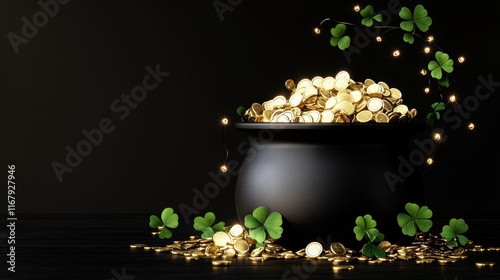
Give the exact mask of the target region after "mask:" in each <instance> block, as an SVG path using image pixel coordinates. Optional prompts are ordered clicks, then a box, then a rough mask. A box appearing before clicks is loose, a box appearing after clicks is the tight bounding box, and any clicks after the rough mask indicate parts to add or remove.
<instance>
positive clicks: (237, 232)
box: [229, 224, 244, 237]
mask: <svg viewBox="0 0 500 280" xmlns="http://www.w3.org/2000/svg"><path fill="white" fill-rule="evenodd" d="M243 231H244V229H243V227H242V226H241V225H239V224H236V225H233V226H232V227H231V229H229V235H231V236H232V237H240V236H241V235H243Z"/></svg>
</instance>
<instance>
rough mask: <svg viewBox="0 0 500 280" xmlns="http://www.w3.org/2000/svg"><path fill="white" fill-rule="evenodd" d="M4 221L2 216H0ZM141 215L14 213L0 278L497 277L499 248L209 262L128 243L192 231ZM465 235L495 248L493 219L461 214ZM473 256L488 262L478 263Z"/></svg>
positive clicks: (499, 224) (499, 222) (0, 247)
mask: <svg viewBox="0 0 500 280" xmlns="http://www.w3.org/2000/svg"><path fill="white" fill-rule="evenodd" d="M3 220H4V221H6V219H5V218H4V219H3ZM148 221H149V215H110V214H103V215H20V216H18V221H17V223H16V231H15V234H16V248H15V253H16V272H15V273H11V272H9V271H7V267H8V266H5V264H6V260H5V257H6V254H8V253H9V252H8V250H9V247H8V246H7V244H6V242H5V240H6V239H5V235H6V233H7V231H6V230H5V227H3V226H2V229H1V230H0V235H1V237H2V243H0V253H1V257H2V259H1V267H2V271H1V272H0V279H23V280H31V279H37V280H38V279H68V280H77V279H106V280H109V279H115V280H156V279H158V280H160V279H161V280H166V279H193V280H194V279H440V280H444V279H448V280H463V279H500V252H496V251H485V252H469V257H468V258H466V259H463V260H458V261H457V262H455V263H453V264H446V265H443V264H439V263H431V264H416V263H415V262H414V261H395V262H392V263H381V264H368V263H352V265H354V269H353V270H350V271H339V272H334V271H333V269H332V264H331V262H328V261H327V260H322V261H312V260H307V259H305V258H299V259H275V260H267V261H264V262H259V263H253V262H251V261H249V260H238V259H235V260H233V261H232V263H231V265H230V266H227V267H216V266H212V264H211V261H210V260H208V259H200V260H191V261H187V260H186V259H185V258H184V257H183V256H175V255H172V254H171V253H170V252H155V251H145V250H143V249H131V248H130V245H131V244H134V243H145V244H148V245H152V246H154V245H165V244H169V243H171V242H172V241H173V240H185V239H187V238H189V235H193V234H197V232H196V231H194V229H192V228H191V227H190V226H183V225H182V224H180V225H179V228H177V229H176V231H175V235H174V237H173V238H171V239H170V240H166V241H165V240H159V239H157V238H155V237H153V236H152V235H151V231H152V230H151V229H150V228H149V226H148ZM467 222H468V224H469V228H470V229H469V232H468V234H467V236H468V237H469V238H470V239H473V240H474V243H475V244H481V245H483V246H484V247H500V240H499V239H498V238H497V236H499V230H500V219H487V218H484V217H483V218H479V217H474V216H471V217H469V218H467ZM480 261H488V262H495V263H496V265H494V266H492V267H482V268H479V267H477V266H476V265H475V264H476V262H480Z"/></svg>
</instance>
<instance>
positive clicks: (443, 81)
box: [438, 77, 450, 88]
mask: <svg viewBox="0 0 500 280" xmlns="http://www.w3.org/2000/svg"><path fill="white" fill-rule="evenodd" d="M438 82H439V85H440V86H442V87H445V88H448V87H450V80H449V79H448V77H442V78H441V79H440V80H439V81H438Z"/></svg>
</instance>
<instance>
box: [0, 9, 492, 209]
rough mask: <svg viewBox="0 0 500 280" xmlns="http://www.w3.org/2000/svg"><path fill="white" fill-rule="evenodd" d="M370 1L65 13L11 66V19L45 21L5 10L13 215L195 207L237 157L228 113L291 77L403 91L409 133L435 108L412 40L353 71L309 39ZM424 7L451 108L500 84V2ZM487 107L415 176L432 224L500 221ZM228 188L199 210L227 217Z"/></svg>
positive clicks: (4, 121) (376, 53)
mask: <svg viewBox="0 0 500 280" xmlns="http://www.w3.org/2000/svg"><path fill="white" fill-rule="evenodd" d="M221 2H223V3H226V2H225V1H223V0H221ZM373 2H374V3H371V2H366V3H365V1H362V2H356V3H354V2H352V1H319V0H316V1H249V0H246V1H245V0H244V1H241V3H239V2H238V1H233V2H232V3H233V4H238V5H234V7H233V8H232V10H231V11H226V12H224V13H223V20H221V18H220V17H219V15H218V13H217V11H216V9H215V8H214V6H213V2H212V1H208V0H206V1H153V0H151V1H142V0H141V1H78V0H73V1H70V2H69V3H67V4H65V5H60V7H59V11H58V13H57V14H56V15H55V16H54V17H50V18H49V20H48V22H47V24H46V25H44V26H42V27H40V28H38V33H37V34H36V35H35V36H34V37H33V38H31V39H29V42H28V43H27V44H21V45H20V46H19V52H18V53H17V54H16V53H15V52H14V50H13V48H12V45H11V43H10V42H9V39H8V37H7V35H8V34H9V32H13V33H15V34H18V35H19V34H22V30H21V28H22V26H23V22H22V21H21V18H22V17H27V18H28V19H30V21H31V22H32V17H33V14H35V13H36V12H38V11H40V10H41V8H40V6H39V5H38V4H37V1H7V0H1V1H0V19H1V22H0V34H2V36H3V39H2V44H0V65H1V68H2V75H1V76H0V80H1V83H0V85H1V87H2V88H1V90H0V92H1V95H2V100H1V101H0V127H1V131H2V133H1V135H0V162H1V167H2V168H3V170H4V171H2V172H3V174H4V176H5V178H6V177H7V175H6V174H7V173H6V172H7V165H8V164H15V165H16V186H17V187H16V211H17V213H46V214H47V215H48V216H49V215H51V214H52V213H148V214H149V213H151V214H153V213H154V214H159V213H160V212H161V210H162V209H163V208H165V207H169V206H170V207H174V208H175V209H176V210H177V209H178V208H177V207H178V206H179V205H180V204H181V203H184V204H186V205H192V202H193V197H194V193H193V188H197V189H202V188H203V186H204V185H205V184H207V183H209V182H212V181H213V179H212V178H211V177H210V175H209V174H210V173H211V172H215V173H217V172H218V171H219V166H220V165H221V164H222V163H223V162H224V161H225V159H226V150H225V148H224V144H227V146H228V148H229V158H228V160H235V161H237V162H241V161H242V159H243V155H242V154H241V153H238V151H237V146H238V145H239V144H240V143H242V142H243V141H246V135H245V134H244V133H242V132H241V131H238V130H236V129H234V128H232V127H230V126H229V127H226V128H225V130H223V128H222V125H221V119H222V118H223V117H228V118H229V120H230V122H231V123H234V122H236V121H238V115H237V114H236V108H237V107H238V106H245V107H248V106H250V104H251V103H253V102H259V103H261V102H263V101H265V100H268V99H271V98H273V97H274V96H276V95H277V94H279V93H284V92H285V90H286V89H285V87H284V82H285V80H286V79H289V78H291V79H294V80H296V81H298V80H300V79H301V78H312V77H314V76H316V75H322V76H327V75H335V74H336V73H337V72H338V71H340V70H344V69H345V70H347V71H349V72H350V73H351V77H352V78H353V79H354V80H357V81H363V80H364V79H365V78H372V79H374V80H375V81H385V82H386V83H388V84H389V85H390V86H393V87H397V88H399V89H400V90H401V91H402V92H403V98H404V100H405V104H407V105H409V106H410V107H414V108H417V110H418V113H419V114H418V118H417V120H416V121H420V122H424V120H425V115H426V114H427V113H428V112H429V109H430V104H431V103H432V102H434V101H439V96H438V95H437V94H436V92H434V94H429V95H425V94H424V93H423V87H425V85H426V82H427V81H426V79H425V78H423V77H422V76H419V75H418V71H419V69H420V68H421V67H422V65H425V59H424V56H423V54H422V53H421V46H422V45H421V44H420V43H421V41H419V40H418V39H417V40H416V43H415V45H414V46H410V45H408V44H405V43H404V42H403V41H402V39H401V37H402V33H401V32H400V31H398V30H395V31H392V32H389V33H387V35H386V37H384V38H385V39H384V42H383V44H380V45H375V44H374V43H371V44H370V45H368V46H367V47H366V48H364V49H363V50H362V52H361V53H360V54H359V55H354V56H353V57H352V58H353V59H352V61H351V62H350V63H348V62H347V61H346V59H345V58H344V56H343V55H342V53H341V52H340V50H338V49H337V48H333V47H331V46H330V44H329V39H330V35H329V29H330V28H331V27H332V23H331V22H330V23H325V27H326V28H325V29H324V30H323V32H322V34H321V35H319V36H317V35H315V34H314V33H313V28H314V27H315V26H317V25H318V23H319V22H321V21H322V20H323V19H324V18H328V17H329V18H332V19H337V20H339V21H348V22H352V23H358V22H359V21H358V19H357V18H356V15H355V14H354V13H353V12H352V7H353V5H354V4H361V5H366V4H373V5H374V7H375V9H377V10H381V9H386V2H385V1H373ZM375 2H376V3H375ZM401 3H402V5H405V6H409V7H414V6H415V5H416V4H417V3H419V2H417V1H402V2H401ZM421 3H422V4H424V6H425V7H426V8H427V10H428V11H429V15H430V16H431V17H432V19H433V25H432V26H431V28H430V30H429V32H428V34H432V35H434V36H435V37H436V43H437V45H439V47H441V48H442V49H443V51H444V52H446V53H448V54H450V56H451V57H452V58H454V60H455V62H456V57H458V56H459V55H464V56H465V57H466V62H465V63H464V64H461V65H458V63H456V64H455V71H454V73H453V78H454V79H455V80H454V81H453V82H454V90H456V94H457V96H458V98H459V103H460V102H462V101H463V100H464V99H465V98H466V97H468V96H470V97H472V96H474V91H475V89H476V87H477V86H478V85H480V82H479V81H478V77H479V76H482V77H485V78H487V77H488V76H489V75H491V79H492V80H493V81H500V73H499V69H498V62H499V59H498V47H497V44H496V43H495V42H496V37H497V34H498V27H499V25H498V23H497V18H496V17H497V11H498V8H499V4H498V2H495V1H493V2H491V1H484V0H476V1H465V0H460V1H421ZM395 22H396V23H393V24H392V25H395V24H398V23H399V21H397V18H396V21H395ZM418 46H420V47H418ZM395 48H401V50H402V51H403V55H402V56H401V57H400V58H398V59H394V58H392V57H391V53H392V50H393V49H395ZM157 64H159V65H160V69H161V71H162V72H169V73H170V76H168V77H167V78H165V80H164V81H163V82H162V83H161V84H160V85H159V86H158V87H157V88H156V89H155V90H152V91H150V92H149V93H148V94H147V98H146V99H145V100H144V101H142V102H140V103H139V104H138V106H137V108H135V109H131V110H130V114H129V115H128V116H127V117H126V118H124V119H123V120H120V119H119V118H118V117H119V115H120V114H116V113H114V112H112V110H111V108H110V105H111V104H112V103H113V101H115V100H116V99H119V98H120V95H121V94H130V92H131V89H132V88H133V87H135V86H136V85H140V84H141V83H142V78H143V77H144V75H146V74H147V72H146V70H145V68H146V66H148V65H149V66H151V67H153V68H155V67H156V65H157ZM495 89H498V87H497V88H494V90H495ZM483 93H484V91H483ZM471 100H475V101H478V100H477V99H471ZM498 102H499V98H498V95H497V93H496V92H494V91H493V92H492V93H491V96H490V97H489V98H487V99H486V100H481V101H478V102H477V103H476V104H475V105H478V106H477V108H475V109H474V111H472V112H470V113H471V114H470V120H471V121H473V122H474V123H475V124H476V129H475V131H473V132H469V131H468V130H467V128H466V123H465V121H464V123H463V124H462V125H461V126H460V127H459V128H458V129H452V128H451V127H450V126H447V127H446V128H445V129H447V130H446V132H447V135H448V136H449V138H448V140H447V141H446V142H444V143H443V144H441V145H440V146H439V148H438V151H437V155H436V158H435V164H434V165H432V166H431V167H430V168H426V169H425V170H423V171H422V174H423V178H424V183H425V192H426V197H427V204H428V206H429V207H430V208H431V209H433V210H434V211H435V212H439V213H454V214H456V215H460V214H461V213H477V214H491V213H492V214H495V213H496V214H500V210H499V209H500V208H499V207H498V204H497V198H498V196H499V190H498V186H499V183H500V181H499V179H498V178H499V177H498V170H499V167H500V166H499V163H498V160H497V159H498V155H499V152H498V148H497V143H498V140H497V138H496V135H497V134H496V130H497V128H498ZM103 118H109V119H110V120H111V121H112V123H113V125H115V130H114V131H113V132H111V133H109V134H104V137H103V139H102V142H101V143H100V144H99V145H98V146H94V147H93V150H92V152H91V153H90V154H89V155H88V156H86V157H83V159H82V161H81V163H80V164H78V166H76V167H75V168H74V170H73V172H71V173H65V174H64V175H63V181H62V182H60V181H59V180H58V179H57V177H56V175H55V172H54V170H53V168H52V166H51V164H52V163H53V162H54V161H56V162H59V163H62V164H64V163H65V157H66V154H67V151H66V150H65V147H66V146H70V147H72V148H73V149H75V148H76V146H77V144H78V143H79V142H80V141H82V140H85V139H86V138H85V136H84V135H83V134H82V130H84V129H85V130H92V129H96V128H98V126H99V122H100V121H101V120H102V119H103ZM223 138H224V139H225V140H226V141H225V142H224V141H223ZM235 182H236V177H234V176H232V177H231V180H230V182H229V185H228V186H227V187H226V188H224V189H220V193H219V195H218V196H217V197H215V198H213V199H210V203H209V205H208V206H207V207H206V208H205V209H203V210H202V212H205V211H213V212H216V213H217V212H218V211H224V212H231V211H233V209H234V184H235ZM4 195H6V194H4ZM2 201H3V202H2V204H1V205H4V206H2V208H3V209H6V208H7V207H6V202H5V199H2ZM3 211H5V210H2V212H3Z"/></svg>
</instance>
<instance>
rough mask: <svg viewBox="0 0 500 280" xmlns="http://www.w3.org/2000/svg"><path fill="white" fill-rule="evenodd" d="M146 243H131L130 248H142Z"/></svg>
mask: <svg viewBox="0 0 500 280" xmlns="http://www.w3.org/2000/svg"><path fill="white" fill-rule="evenodd" d="M144 247H146V244H131V245H130V248H144Z"/></svg>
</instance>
